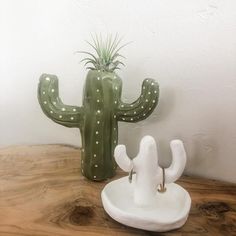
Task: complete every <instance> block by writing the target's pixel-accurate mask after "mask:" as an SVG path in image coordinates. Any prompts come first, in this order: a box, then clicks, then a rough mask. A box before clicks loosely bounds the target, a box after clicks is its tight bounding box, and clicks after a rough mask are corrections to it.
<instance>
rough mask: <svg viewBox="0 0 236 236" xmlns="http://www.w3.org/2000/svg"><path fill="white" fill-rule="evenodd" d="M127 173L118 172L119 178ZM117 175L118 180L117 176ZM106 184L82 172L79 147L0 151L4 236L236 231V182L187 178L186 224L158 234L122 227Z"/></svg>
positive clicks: (0, 230) (0, 213) (0, 211)
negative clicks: (108, 209) (105, 195)
mask: <svg viewBox="0 0 236 236" xmlns="http://www.w3.org/2000/svg"><path fill="white" fill-rule="evenodd" d="M123 175H124V174H123V173H122V172H121V171H117V176H116V177H115V178H119V177H121V176H123ZM115 178H114V179H115ZM106 183H108V181H106V182H92V181H89V180H87V179H85V178H84V177H83V176H82V175H81V174H80V150H79V149H77V148H74V147H70V146H64V145H40V146H16V147H8V148H2V149H0V236H9V235H11V236H12V235H21V236H48V235H50V236H74V235H89V236H93V235H117V236H119V235H159V236H160V235H161V236H163V235H167V236H168V235H171V236H173V235H174V236H180V235H186V236H191V235H194V236H197V235H201V236H205V235H213V236H218V235H223V236H228V235H236V185H233V184H226V183H222V182H218V181H212V180H206V179H201V178H193V177H187V176H185V177H183V178H181V180H179V181H178V183H179V184H180V185H181V186H183V187H184V188H186V189H187V190H188V191H189V193H190V195H191V198H192V208H191V212H190V215H189V218H188V221H187V223H186V224H185V225H184V227H182V228H181V229H179V230H175V231H171V232H167V233H154V232H148V231H142V230H137V229H133V228H130V227H126V226H123V225H121V224H119V223H117V222H115V221H114V220H112V219H111V218H110V217H109V216H108V215H107V214H106V213H105V211H104V209H103V208H102V203H101V198H100V193H101V190H102V188H103V187H104V186H105V184H106Z"/></svg>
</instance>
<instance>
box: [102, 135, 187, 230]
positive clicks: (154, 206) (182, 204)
mask: <svg viewBox="0 0 236 236" xmlns="http://www.w3.org/2000/svg"><path fill="white" fill-rule="evenodd" d="M170 146H171V151H172V156H173V159H172V164H171V165H170V167H168V168H166V169H164V168H161V167H159V165H158V156H157V148H156V142H155V140H154V138H153V137H151V136H145V137H143V139H142V140H141V143H140V151H139V153H138V155H137V156H136V157H135V158H134V159H132V160H131V159H130V158H129V157H128V156H127V154H126V148H125V146H124V145H118V146H117V147H116V149H115V154H114V155H115V159H116V162H117V164H118V165H119V166H120V168H121V169H123V170H124V171H126V172H129V176H126V177H123V178H120V179H118V180H115V181H112V182H110V183H108V184H107V185H106V186H105V187H104V189H103V190H102V193H101V197H102V203H103V206H104V209H105V211H106V212H107V213H108V214H109V215H110V216H111V217H112V218H113V219H115V220H116V221H118V222H120V223H122V224H125V225H128V226H131V227H135V228H139V229H144V230H150V231H157V232H165V231H169V230H173V229H177V228H180V227H181V226H183V225H184V223H185V222H186V220H187V218H188V214H189V211H190V207H191V198H190V196H189V193H188V192H187V191H186V190H185V189H184V188H183V187H181V186H180V185H178V184H175V183H174V182H175V181H176V180H177V179H178V178H179V177H180V176H181V174H182V173H183V170H184V168H185V164H186V153H185V150H184V146H183V143H182V141H180V140H173V141H171V144H170Z"/></svg>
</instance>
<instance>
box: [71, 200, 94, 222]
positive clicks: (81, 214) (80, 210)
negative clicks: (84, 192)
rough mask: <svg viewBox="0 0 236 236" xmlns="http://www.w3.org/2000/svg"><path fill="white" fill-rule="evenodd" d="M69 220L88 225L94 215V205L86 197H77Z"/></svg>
mask: <svg viewBox="0 0 236 236" xmlns="http://www.w3.org/2000/svg"><path fill="white" fill-rule="evenodd" d="M73 205H74V206H73V209H72V211H71V213H70V216H69V220H70V222H71V223H72V224H76V225H88V224H89V223H90V222H91V218H92V217H93V216H94V209H93V205H92V204H91V203H90V202H89V201H88V200H86V199H77V200H76V201H75V202H74V204H73Z"/></svg>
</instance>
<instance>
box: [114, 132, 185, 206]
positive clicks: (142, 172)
mask: <svg viewBox="0 0 236 236" xmlns="http://www.w3.org/2000/svg"><path fill="white" fill-rule="evenodd" d="M170 147H171V151H172V164H171V165H170V166H169V167H168V168H166V169H164V171H165V172H164V173H163V168H161V167H160V166H159V165H158V155H157V147H156V142H155V140H154V138H153V137H151V136H145V137H143V138H142V140H141V142H140V149H139V153H138V155H137V156H136V157H135V158H133V159H132V160H131V159H130V158H129V157H128V156H127V154H126V147H125V146H124V145H118V146H116V148H115V153H114V156H115V160H116V162H117V164H118V165H119V166H120V168H121V169H122V170H124V171H126V172H131V175H132V172H136V175H134V177H133V179H134V203H135V204H136V205H138V206H148V205H150V206H151V205H152V204H153V203H154V201H155V199H156V195H157V194H164V193H158V191H157V188H158V185H162V184H163V182H164V183H167V184H168V183H173V182H175V181H176V180H177V179H178V178H179V177H180V176H181V175H182V173H183V171H184V168H185V164H186V153H185V149H184V145H183V142H182V141H181V140H172V141H171V143H170ZM163 178H165V179H163ZM162 187H164V186H162ZM167 191H168V187H167Z"/></svg>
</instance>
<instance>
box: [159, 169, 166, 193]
mask: <svg viewBox="0 0 236 236" xmlns="http://www.w3.org/2000/svg"><path fill="white" fill-rule="evenodd" d="M165 181H166V180H165V168H163V167H162V183H161V184H160V188H158V192H159V193H164V192H165V191H166V187H165Z"/></svg>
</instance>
